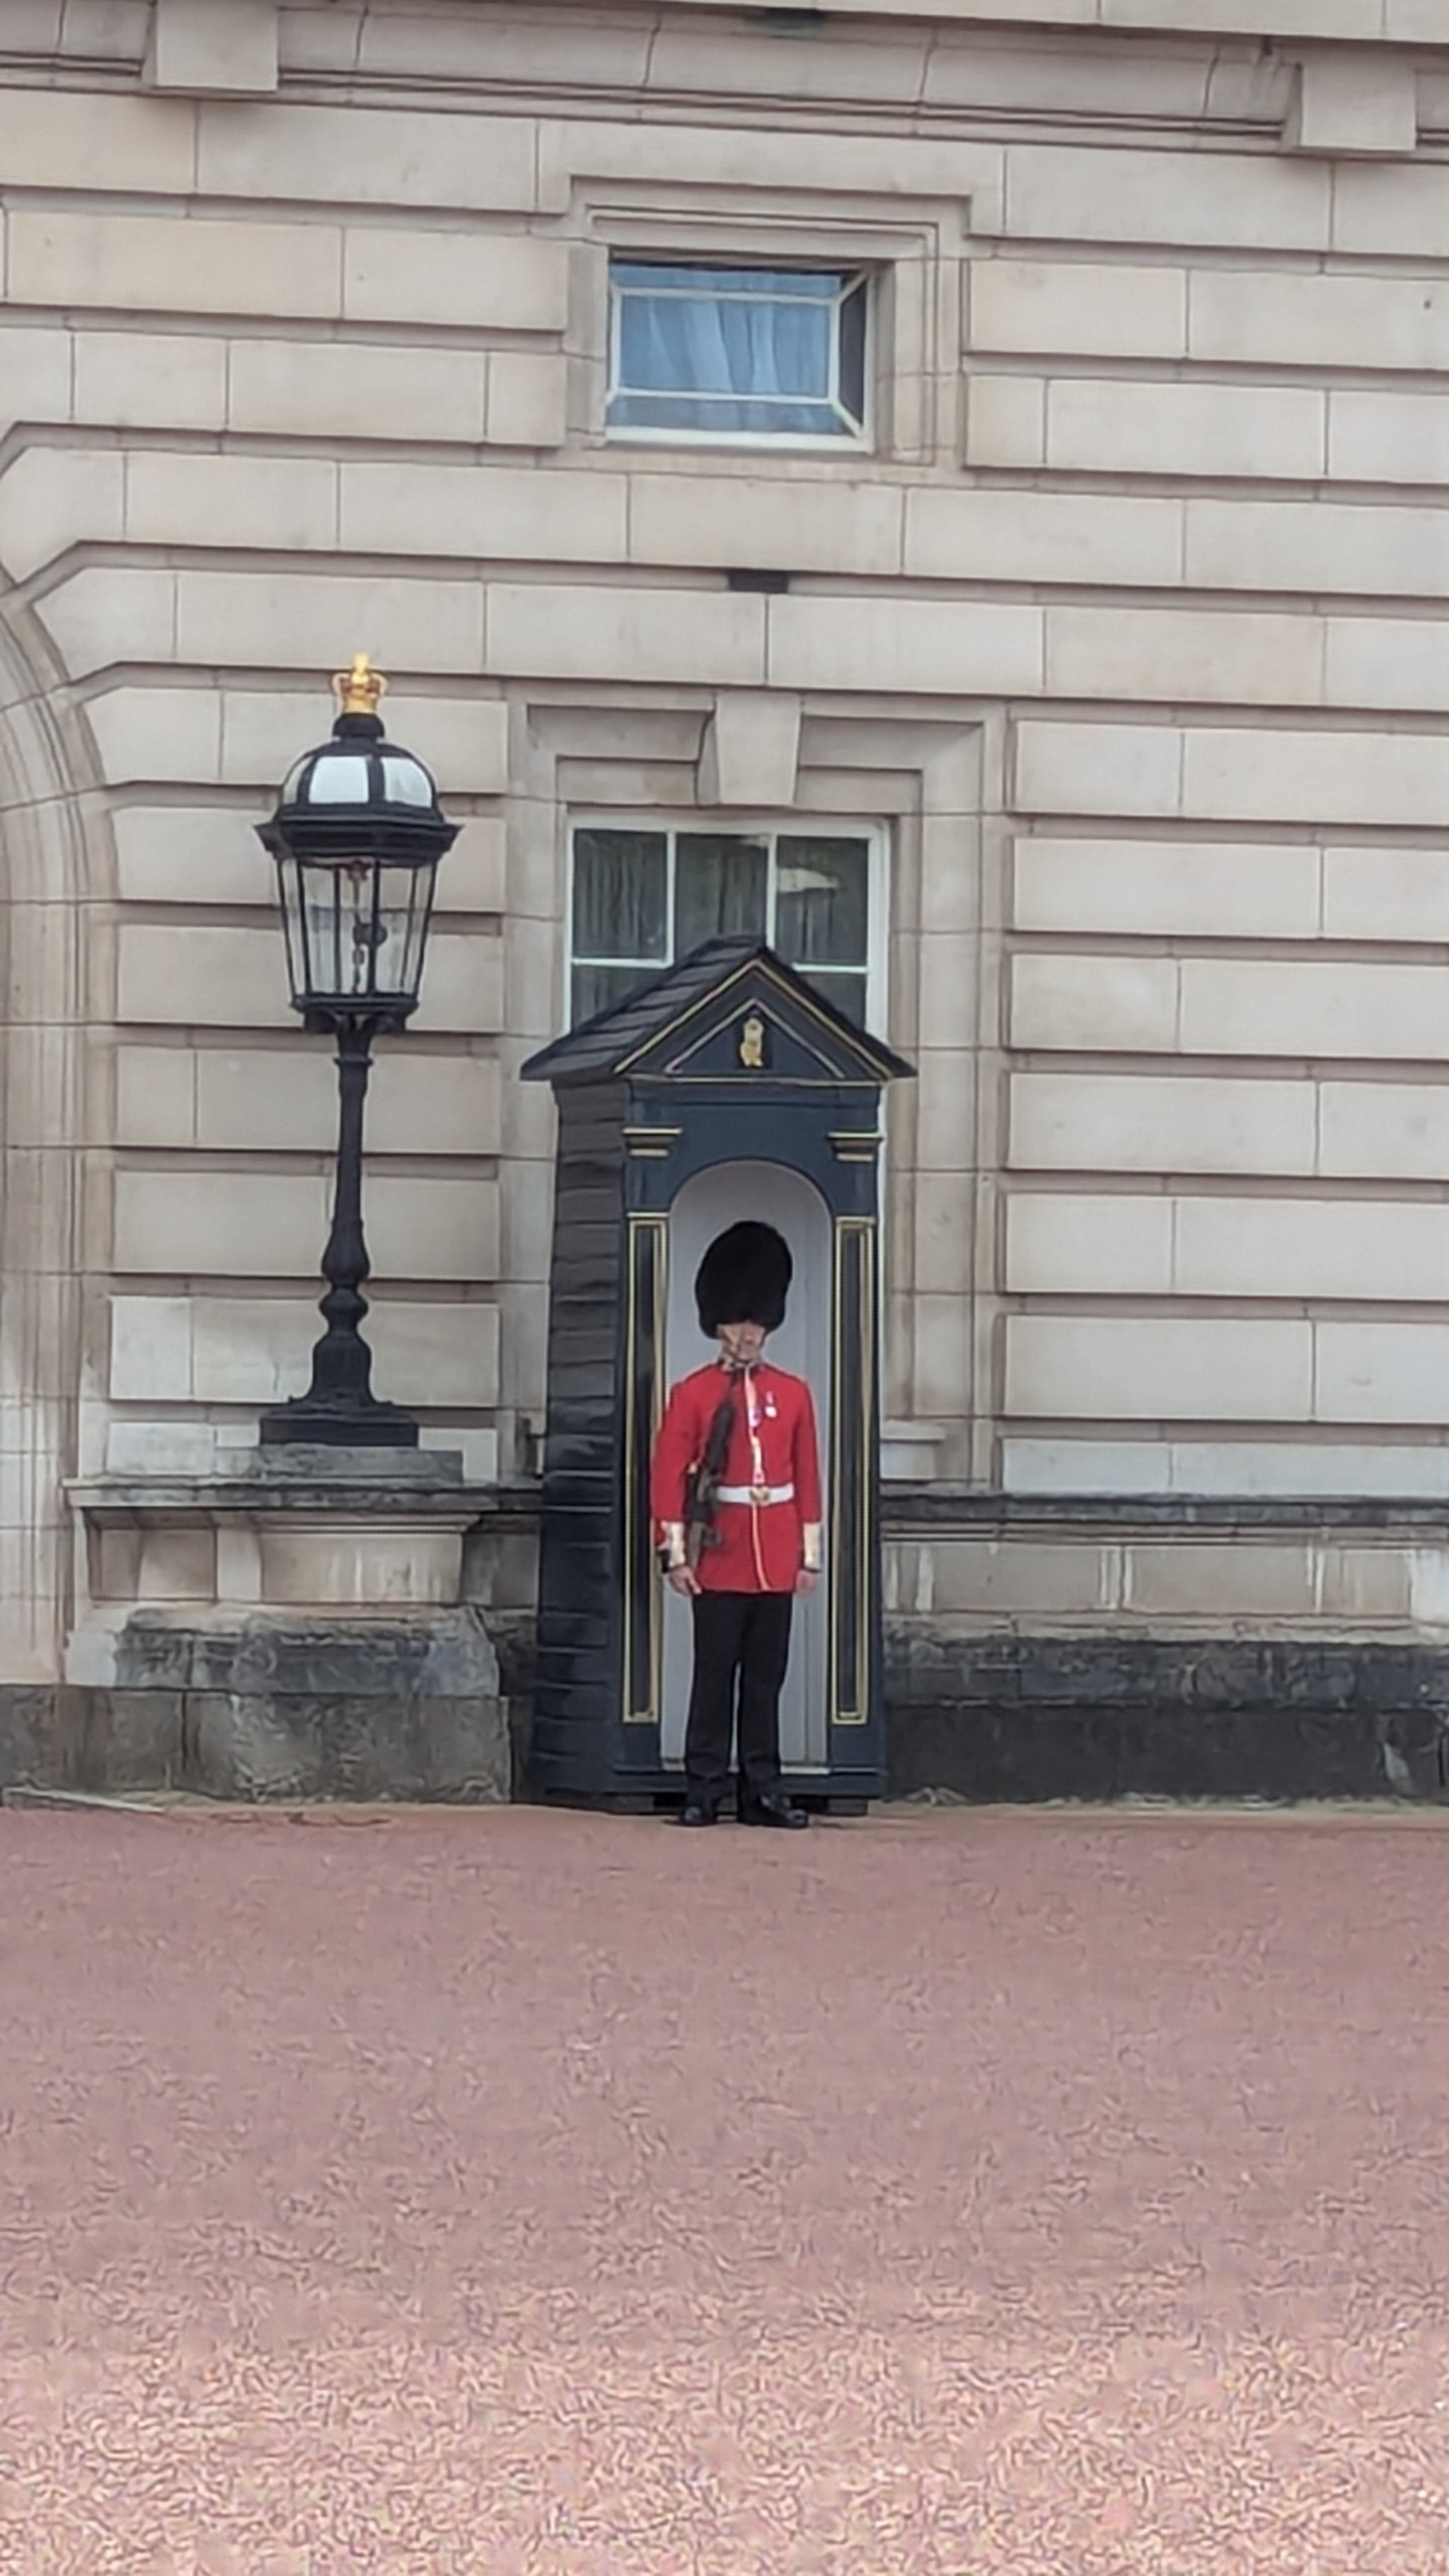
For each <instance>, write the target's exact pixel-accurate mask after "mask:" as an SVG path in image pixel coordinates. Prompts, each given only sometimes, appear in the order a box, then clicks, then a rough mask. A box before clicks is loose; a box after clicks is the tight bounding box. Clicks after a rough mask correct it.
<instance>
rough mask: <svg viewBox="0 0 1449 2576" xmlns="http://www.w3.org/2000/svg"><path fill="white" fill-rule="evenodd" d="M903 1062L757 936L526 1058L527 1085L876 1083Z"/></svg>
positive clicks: (701, 954) (678, 971)
mask: <svg viewBox="0 0 1449 2576" xmlns="http://www.w3.org/2000/svg"><path fill="white" fill-rule="evenodd" d="M911 1070H912V1068H911V1066H910V1065H908V1064H907V1063H906V1062H905V1060H904V1058H903V1057H901V1056H898V1055H895V1054H893V1053H892V1051H891V1049H890V1048H889V1047H887V1046H883V1045H882V1044H881V1042H880V1040H879V1039H878V1038H873V1037H871V1036H870V1035H869V1034H868V1032H867V1031H866V1030H864V1029H861V1028H857V1027H856V1026H855V1025H854V1023H853V1022H852V1021H850V1020H848V1019H846V1018H845V1016H844V1014H843V1013H842V1012H840V1011H837V1010H836V1009H835V1007H834V1005H833V1004H832V1003H830V1002H827V1001H825V1000H824V999H823V998H822V996H821V995H820V994H818V993H817V992H815V991H814V989H813V988H812V986H811V985H809V984H808V983H807V982H806V981H805V978H804V977H803V976H802V975H800V974H797V973H796V971H795V969H794V968H793V967H791V966H787V965H786V964H785V961H784V959H783V958H781V957H777V956H776V955H775V953H774V950H773V949H771V948H767V947H766V945H765V943H764V941H763V940H760V939H748V938H740V939H709V940H706V941H705V944H704V946H703V947H702V948H696V949H695V950H694V951H693V952H692V953H691V955H689V956H688V957H684V958H681V959H680V961H679V963H678V965H676V966H668V967H666V968H665V969H664V971H663V973H662V974H659V975H655V976H652V977H651V978H650V980H649V982H648V983H647V984H643V985H641V986H640V988H639V990H638V991H637V992H635V993H631V994H630V996H629V999H628V1000H627V1002H620V1003H617V1004H616V1005H615V1006H614V1007H613V1008H612V1009H611V1010H607V1011H600V1012H598V1013H597V1014H596V1015H595V1017H594V1018H593V1019H591V1020H586V1021H584V1022H583V1024H582V1026H581V1027H579V1028H576V1029H570V1031H569V1033H568V1035H567V1036H566V1037H561V1038H556V1039H555V1040H554V1043H553V1045H552V1046H547V1047H544V1048H543V1049H542V1051H541V1053H539V1054H538V1055H535V1056H531V1057H530V1058H529V1061H528V1063H527V1064H526V1065H525V1066H524V1068H523V1079H524V1080H525V1082H551V1083H552V1084H553V1085H554V1087H555V1089H559V1088H561V1087H562V1086H563V1085H564V1084H566V1083H567V1084H572V1083H577V1082H610V1081H619V1080H624V1079H629V1080H633V1081H636V1082H726V1083H738V1084H739V1085H740V1086H741V1088H742V1089H745V1088H758V1087H759V1077H760V1075H761V1074H762V1073H763V1074H765V1075H766V1076H767V1077H768V1078H769V1079H770V1080H772V1081H774V1082H781V1083H789V1084H795V1083H813V1084H820V1083H831V1084H840V1083H848V1084H854V1083H864V1084H867V1085H868V1086H869V1088H870V1089H871V1090H873V1091H878V1090H879V1089H880V1087H881V1085H882V1084H883V1083H886V1082H890V1081H893V1080H896V1079H898V1078H899V1077H900V1076H901V1075H908V1074H910V1072H911Z"/></svg>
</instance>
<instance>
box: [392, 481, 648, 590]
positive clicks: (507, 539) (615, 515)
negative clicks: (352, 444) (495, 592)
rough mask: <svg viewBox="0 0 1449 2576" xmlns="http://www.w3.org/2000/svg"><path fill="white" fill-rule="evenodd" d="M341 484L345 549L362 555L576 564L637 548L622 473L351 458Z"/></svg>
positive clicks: (616, 559)
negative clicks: (373, 461) (631, 533)
mask: <svg viewBox="0 0 1449 2576" xmlns="http://www.w3.org/2000/svg"><path fill="white" fill-rule="evenodd" d="M341 482H342V535H341V542H342V544H343V546H344V547H346V548H349V549H352V550H355V551H358V552H374V551H382V552H385V553H388V554H419V555H437V556H443V557H458V556H464V557H467V556H477V557H479V558H481V559H482V560H484V561H494V562H500V563H509V562H520V561H522V562H529V561H533V562H538V563H562V564H577V563H622V562H623V561H624V559H625V557H626V556H627V554H628V551H629V532H628V498H629V486H628V483H627V481H626V479H625V477H624V476H623V475H622V474H610V473H606V472H594V471H589V472H579V471H576V470H574V469H572V468H571V469H569V470H568V471H550V470H549V468H547V467H546V466H533V467H528V468H518V467H515V466H510V465H501V464H497V463H495V462H492V461H485V462H483V463H481V464H475V465H468V466H457V465H434V464H431V463H429V464H422V463H417V462H412V463H403V462H400V461H398V462H391V463H388V464H386V465H381V464H369V463H362V462H359V461H354V460H352V459H348V460H346V461H344V463H343V466H342V469H341Z"/></svg>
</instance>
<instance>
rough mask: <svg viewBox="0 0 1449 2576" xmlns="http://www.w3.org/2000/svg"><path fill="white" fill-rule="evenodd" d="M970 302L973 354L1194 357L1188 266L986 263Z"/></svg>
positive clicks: (978, 269) (975, 274)
mask: <svg viewBox="0 0 1449 2576" xmlns="http://www.w3.org/2000/svg"><path fill="white" fill-rule="evenodd" d="M970 297H971V310H970V328H969V335H968V336H969V345H970V346H971V347H972V348H973V349H991V350H995V351H1015V352H1021V353H1027V352H1030V353H1032V354H1039V355H1042V356H1047V357H1062V358H1065V357H1080V358H1091V357H1104V358H1105V357H1111V358H1181V357H1185V356H1186V354H1187V271H1186V270H1185V269H1181V268H1162V267H1152V268H1143V267H1134V266H1133V265H1132V264H1131V263H1130V262H1128V261H1125V260H1124V261H1122V262H1120V263H1115V262H1114V263H1111V264H1105V263H1100V262H1095V261H1089V260H1063V261H1060V262H1048V261H1045V260H1032V259H1010V258H1001V259H978V260H976V261H975V262H974V263H973V264H972V267H971V270H970Z"/></svg>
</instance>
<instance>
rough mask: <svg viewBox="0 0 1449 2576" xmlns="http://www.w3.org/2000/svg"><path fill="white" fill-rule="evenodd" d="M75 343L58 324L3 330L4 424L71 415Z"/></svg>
mask: <svg viewBox="0 0 1449 2576" xmlns="http://www.w3.org/2000/svg"><path fill="white" fill-rule="evenodd" d="M72 345H73V344H72V340H71V335H70V333H69V331H67V330H63V329H61V328H60V327H59V326H58V325H57V326H52V327H50V328H48V329H35V328H30V329H26V328H21V327H11V326H7V327H6V328H4V329H3V330H0V427H3V428H6V429H9V428H11V427H13V425H14V424H15V422H17V421H22V420H24V421H55V420H69V419H70V417H71V398H72V386H71V353H72Z"/></svg>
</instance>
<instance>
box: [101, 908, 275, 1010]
mask: <svg viewBox="0 0 1449 2576" xmlns="http://www.w3.org/2000/svg"><path fill="white" fill-rule="evenodd" d="M116 946H117V967H116V1016H117V1018H118V1019H119V1020H121V1021H127V1020H129V1021H134V1022H135V1023H136V1024H137V1025H139V1026H147V1025H149V1026H160V1027H174V1026H175V1025H176V1024H177V1023H178V1022H181V1023H183V1024H186V1023H189V1024H191V1025H193V1026H196V1027H202V1028H231V1029H244V1028H272V1029H277V1028H292V1027H294V1026H295V1021H294V1019H293V1015H292V1009H291V1002H290V997H289V993H288V986H287V969H286V960H285V957H284V955H283V952H282V940H281V934H280V932H279V931H277V930H275V929H272V928H271V927H270V926H269V927H268V928H267V929H265V930H237V929H227V930H219V929H206V928H199V927H196V926H194V925H188V926H187V927H186V928H184V929H183V928H182V927H180V926H179V925H178V926H177V927H175V928H173V927H172V926H171V925H170V924H168V923H162V922H140V921H134V922H124V923H123V924H122V926H121V928H120V930H119V932H118V933H117V941H116Z"/></svg>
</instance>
